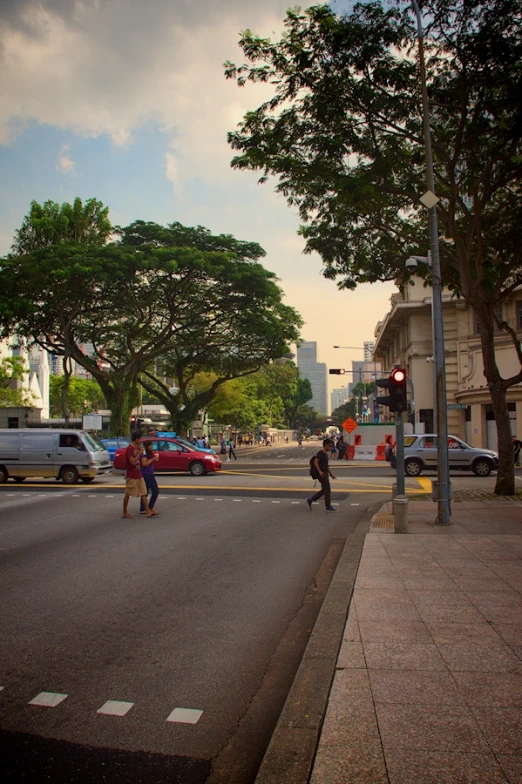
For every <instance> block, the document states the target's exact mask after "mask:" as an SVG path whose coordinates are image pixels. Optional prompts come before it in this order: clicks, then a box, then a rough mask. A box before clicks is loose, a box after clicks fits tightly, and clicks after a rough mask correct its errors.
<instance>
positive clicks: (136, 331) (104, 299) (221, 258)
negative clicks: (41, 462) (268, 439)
mask: <svg viewBox="0 0 522 784" xmlns="http://www.w3.org/2000/svg"><path fill="white" fill-rule="evenodd" d="M135 227H139V228H140V230H141V229H142V228H144V229H146V231H147V234H146V237H144V238H142V240H143V241H136V233H137V232H136V230H135ZM176 227H177V231H178V236H181V237H182V239H183V242H187V241H188V239H187V238H190V237H192V239H193V240H194V241H196V240H197V237H198V236H199V235H202V236H203V238H204V241H205V244H206V245H207V246H208V247H210V249H201V248H199V247H197V245H194V244H193V245H186V244H184V245H172V244H169V243H172V242H174V241H175V239H174V236H173V235H171V234H169V233H168V231H169V229H168V227H167V230H165V229H164V228H163V227H160V226H157V225H156V224H142V223H140V224H132V226H131V227H128V228H127V229H120V235H121V241H119V242H113V243H110V244H108V245H106V246H104V247H100V248H98V247H94V246H91V245H81V244H79V243H77V242H62V243H59V244H56V245H49V246H47V247H44V248H43V249H41V250H38V251H34V252H32V253H30V254H27V255H25V254H24V255H11V256H8V257H7V258H6V259H4V260H3V261H2V271H1V276H2V283H3V286H2V287H1V291H0V327H1V334H2V335H4V336H6V335H8V334H10V333H11V332H12V330H13V328H14V327H13V325H15V324H16V325H17V326H16V331H17V332H18V334H20V335H22V336H24V337H26V338H28V339H29V340H33V341H35V342H36V343H38V344H39V345H40V346H42V347H43V348H46V349H48V350H50V351H52V352H53V353H55V354H58V355H62V356H67V357H69V358H71V359H73V360H74V361H75V362H77V363H78V364H80V365H81V366H82V367H84V368H86V369H87V370H88V371H89V373H90V374H91V375H92V376H93V378H94V379H96V381H97V382H98V383H99V385H100V386H101V389H102V391H103V394H104V396H105V398H106V400H107V404H108V405H109V407H110V408H111V411H112V414H113V429H114V430H115V432H120V433H123V432H126V431H127V429H128V421H129V417H130V410H131V408H132V407H133V405H135V403H136V397H137V395H136V388H137V383H138V380H139V381H141V383H142V384H143V386H144V387H145V388H146V389H147V390H148V391H149V392H152V393H153V394H155V396H156V397H157V398H158V399H159V400H161V402H163V403H164V404H165V405H166V406H167V407H168V409H169V411H170V412H171V416H172V419H173V425H175V426H177V427H180V426H182V425H183V424H184V423H185V422H186V421H188V422H190V421H192V419H194V418H195V415H196V413H197V411H198V410H199V409H200V408H206V407H207V406H208V404H209V402H210V400H211V399H212V396H213V394H214V393H215V390H216V389H217V387H218V386H219V384H221V383H223V382H224V381H226V380H227V379H231V378H234V377H236V376H240V375H242V374H244V373H248V372H252V371H254V370H256V369H257V368H259V367H260V366H261V365H262V364H264V363H266V362H268V361H270V360H271V359H276V358H278V357H280V356H284V355H285V354H286V353H288V351H289V346H290V344H291V343H292V342H294V341H295V340H296V339H297V337H298V334H299V333H298V329H299V326H300V324H301V319H300V317H299V315H298V314H297V312H296V311H295V310H294V309H293V308H290V307H288V306H286V305H284V304H283V302H282V292H281V289H280V288H279V286H278V284H277V281H276V278H275V276H274V275H273V273H271V272H269V271H268V270H266V269H265V268H264V267H263V266H262V265H261V264H260V263H259V262H258V261H257V258H258V257H260V256H262V255H263V253H264V252H263V250H262V248H260V246H259V245H257V244H256V243H241V242H239V241H237V240H234V238H231V237H228V236H227V237H225V238H223V239H222V240H221V238H215V240H216V242H215V244H216V246H217V245H219V244H220V243H221V246H225V245H226V246H227V247H228V250H226V251H225V250H216V249H213V248H212V242H213V240H212V235H210V234H209V233H208V232H206V230H203V229H201V227H198V229H197V230H195V231H194V232H191V230H190V229H186V230H185V231H182V229H183V228H184V227H181V226H180V225H179V224H176ZM130 236H132V237H133V240H132V242H128V241H127V240H128V238H129V237H130ZM208 370H211V371H213V372H215V373H216V377H217V378H216V380H215V381H214V382H213V385H212V387H211V388H210V389H207V390H203V391H202V392H201V394H200V395H199V396H194V395H192V394H191V392H190V390H191V389H193V385H192V381H193V379H194V377H195V375H196V374H197V373H198V372H201V371H208ZM173 382H174V383H173ZM173 387H175V388H177V390H178V391H177V392H175V393H172V392H171V391H170V390H171V389H172V388H173Z"/></svg>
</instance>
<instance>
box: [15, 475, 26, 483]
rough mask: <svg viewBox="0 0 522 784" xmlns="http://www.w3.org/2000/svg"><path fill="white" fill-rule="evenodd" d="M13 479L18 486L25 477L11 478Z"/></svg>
mask: <svg viewBox="0 0 522 784" xmlns="http://www.w3.org/2000/svg"><path fill="white" fill-rule="evenodd" d="M13 479H14V480H15V482H18V484H20V482H23V481H24V479H25V476H13Z"/></svg>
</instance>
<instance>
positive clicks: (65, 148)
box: [56, 144, 76, 174]
mask: <svg viewBox="0 0 522 784" xmlns="http://www.w3.org/2000/svg"><path fill="white" fill-rule="evenodd" d="M70 148H71V145H70V144H62V146H61V147H60V156H59V158H58V164H57V166H56V168H57V169H58V171H61V172H62V173H63V174H76V168H75V164H74V161H73V160H72V158H71V157H70V156H69V155H68V153H69V150H70Z"/></svg>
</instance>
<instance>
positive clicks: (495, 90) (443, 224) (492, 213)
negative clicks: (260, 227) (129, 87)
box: [225, 0, 522, 493]
mask: <svg viewBox="0 0 522 784" xmlns="http://www.w3.org/2000/svg"><path fill="white" fill-rule="evenodd" d="M422 13H423V17H424V24H425V26H426V29H425V31H424V37H423V40H424V56H423V62H425V64H426V84H427V91H428V99H429V111H430V126H431V135H432V147H433V169H434V176H435V190H436V194H437V196H438V197H439V198H440V201H439V203H438V205H437V216H438V222H439V225H440V228H441V241H440V248H441V266H442V279H443V283H444V284H445V285H446V286H448V287H450V288H452V289H454V290H455V291H456V292H457V294H458V295H460V296H462V297H463V298H464V299H465V300H466V302H467V303H468V304H469V305H470V306H472V307H473V308H474V310H475V312H476V314H477V316H478V319H479V323H480V337H481V345H482V353H483V357H484V374H485V376H486V379H487V382H488V387H489V389H490V392H491V398H492V404H493V410H494V413H495V421H496V423H497V432H498V436H499V453H500V473H499V481H498V482H497V491H498V492H501V490H500V488H503V489H502V492H504V493H509V492H510V491H511V492H514V475H513V460H512V455H511V451H512V450H511V440H510V432H511V431H510V423H509V418H508V413H507V406H506V390H507V389H508V388H509V387H511V386H513V385H515V384H520V383H521V382H522V349H521V345H520V341H519V340H518V336H517V334H516V332H515V331H514V330H513V329H512V328H511V327H510V326H509V325H507V324H506V323H504V322H503V323H502V324H501V325H500V327H501V329H502V330H503V331H504V332H505V333H506V335H508V336H509V337H510V338H511V340H512V343H513V348H514V350H515V352H516V356H517V358H518V361H519V363H520V369H519V371H518V372H517V373H515V374H513V375H512V376H511V377H510V378H502V376H501V374H500V371H499V368H498V364H497V361H496V357H495V342H494V332H495V328H496V326H497V325H496V322H495V310H496V309H497V308H498V305H499V304H501V303H502V301H503V300H505V299H507V298H508V297H509V296H510V295H511V293H512V292H513V291H514V289H515V288H516V287H517V286H520V285H522V254H521V253H520V235H521V231H522V188H521V187H520V178H521V176H522V134H521V128H522V69H521V68H520V63H521V62H522V8H521V3H520V0H515V1H513V0H476V2H469V1H468V0H451V2H450V0H424V2H423V3H422ZM285 27H286V30H285V33H284V35H283V36H282V37H281V39H280V40H279V41H275V42H272V41H271V40H270V39H267V38H262V37H258V36H254V35H253V34H252V33H251V32H250V31H249V30H247V31H245V32H244V33H243V34H242V37H241V40H240V46H241V47H242V49H243V52H244V55H245V58H246V61H247V63H246V64H244V65H241V66H239V67H238V66H236V65H234V64H233V63H231V62H227V63H225V75H226V77H227V78H233V79H236V80H237V83H238V85H239V86H244V85H245V84H246V83H247V82H254V83H255V82H263V83H268V84H271V85H272V86H273V95H272V97H271V98H270V99H269V100H267V101H265V102H264V103H263V104H262V105H261V106H259V107H258V108H257V109H255V110H252V111H249V112H247V114H246V115H245V117H244V119H243V122H242V123H241V124H240V126H239V129H238V130H237V131H235V132H233V133H230V134H229V137H228V138H229V142H230V144H231V146H232V148H233V149H234V150H235V151H237V153H238V154H237V155H236V156H235V157H234V158H233V160H232V166H234V167H235V168H238V169H249V170H254V171H259V172H260V173H261V181H265V180H267V179H268V178H269V177H270V176H274V177H276V178H277V185H276V190H277V191H278V192H279V193H281V194H282V195H283V196H284V197H285V198H286V199H287V201H288V203H289V205H291V206H292V207H293V208H294V209H295V208H297V209H298V211H299V214H300V216H301V219H302V221H303V226H302V227H301V229H300V233H301V235H302V236H303V237H304V239H305V241H306V245H305V252H307V253H311V252H313V251H316V252H317V253H319V255H320V256H321V258H322V260H323V264H324V268H323V274H324V275H325V276H326V277H327V278H330V279H337V280H338V286H339V287H340V288H343V287H344V288H349V289H353V288H355V287H356V286H357V284H359V283H362V282H367V281H370V282H374V281H378V280H392V279H396V278H399V279H403V280H405V278H406V273H405V270H404V267H403V264H404V260H405V259H406V258H407V256H408V255H425V252H426V248H427V245H428V221H427V217H428V216H427V211H426V210H425V208H424V207H423V206H422V205H421V203H420V201H419V199H420V196H421V195H422V194H423V193H424V192H425V190H426V184H425V183H426V174H425V171H426V164H425V140H424V133H423V108H422V107H423V104H422V96H421V78H420V68H419V62H418V57H419V54H418V48H417V36H416V26H415V24H414V15H413V13H412V8H411V5H410V3H403V2H402V0H390V2H389V3H387V4H386V5H384V4H382V3H381V2H377V0H373V2H368V3H366V2H365V3H356V4H354V5H353V7H352V9H351V11H350V12H349V13H347V14H346V15H345V16H337V15H336V14H335V12H334V11H332V9H331V8H330V7H329V6H327V5H317V6H314V7H312V8H309V9H308V10H306V11H301V9H299V8H296V9H292V10H290V11H288V12H287V16H286V20H285ZM419 274H421V275H426V276H427V277H428V278H429V271H428V270H427V268H426V269H425V268H422V269H421V270H419ZM508 474H509V477H508ZM501 475H502V478H501Z"/></svg>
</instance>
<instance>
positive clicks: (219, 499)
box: [214, 498, 223, 501]
mask: <svg viewBox="0 0 522 784" xmlns="http://www.w3.org/2000/svg"><path fill="white" fill-rule="evenodd" d="M222 500H223V499H222V498H214V501H222Z"/></svg>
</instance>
